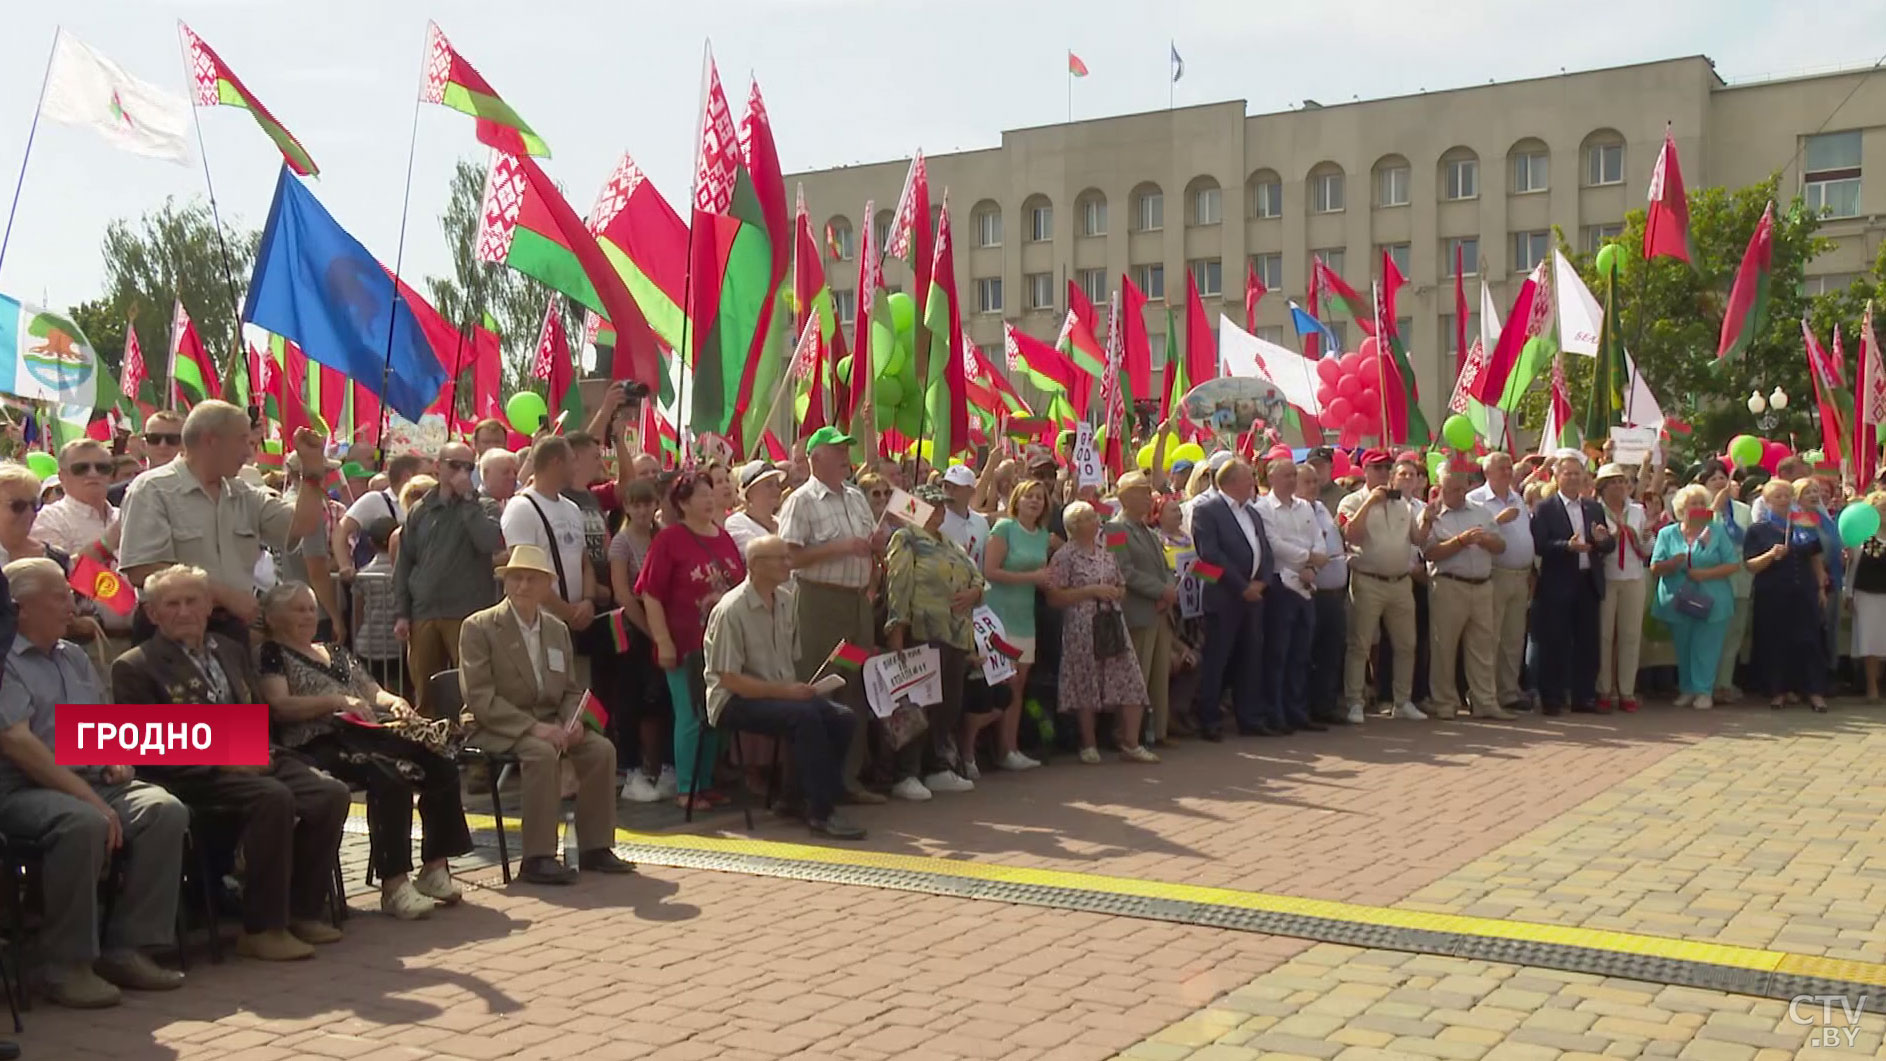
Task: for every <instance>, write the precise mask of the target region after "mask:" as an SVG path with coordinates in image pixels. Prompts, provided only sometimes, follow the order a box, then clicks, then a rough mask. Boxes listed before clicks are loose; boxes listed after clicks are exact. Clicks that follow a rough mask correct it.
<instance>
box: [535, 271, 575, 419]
mask: <svg viewBox="0 0 1886 1061" xmlns="http://www.w3.org/2000/svg"><path fill="white" fill-rule="evenodd" d="M530 374H531V378H532V379H540V380H543V381H544V382H545V383H546V384H547V387H546V393H545V396H544V401H545V404H546V405H547V406H549V409H550V417H551V420H552V421H553V422H554V423H556V424H557V425H558V430H559V431H561V430H565V429H569V430H574V428H575V426H579V425H581V423H582V420H583V396H582V393H581V391H579V390H578V389H577V384H576V365H575V363H574V362H573V361H572V360H571V359H570V344H569V341H568V339H566V338H565V336H564V334H563V314H561V313H559V312H557V300H556V299H555V298H554V297H553V298H551V299H550V302H549V304H548V305H546V306H545V307H544V324H543V328H542V330H541V331H539V332H538V334H537V356H536V357H535V358H534V359H533V360H532V361H531V368H530Z"/></svg>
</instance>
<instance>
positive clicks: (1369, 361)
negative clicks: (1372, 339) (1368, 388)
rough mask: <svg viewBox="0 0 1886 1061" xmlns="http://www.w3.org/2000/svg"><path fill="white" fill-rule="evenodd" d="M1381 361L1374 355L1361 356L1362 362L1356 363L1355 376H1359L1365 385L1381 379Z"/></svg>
mask: <svg viewBox="0 0 1886 1061" xmlns="http://www.w3.org/2000/svg"><path fill="white" fill-rule="evenodd" d="M1381 360H1382V359H1381V358H1380V357H1379V356H1377V355H1375V354H1364V355H1362V360H1361V361H1358V362H1357V363H1356V375H1358V376H1361V377H1362V379H1363V380H1364V381H1365V382H1367V383H1371V384H1372V383H1375V382H1376V381H1377V380H1380V379H1381V378H1382V364H1381Z"/></svg>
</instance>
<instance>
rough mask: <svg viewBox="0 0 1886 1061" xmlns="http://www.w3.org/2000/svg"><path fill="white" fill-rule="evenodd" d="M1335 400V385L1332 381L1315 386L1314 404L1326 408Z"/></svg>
mask: <svg viewBox="0 0 1886 1061" xmlns="http://www.w3.org/2000/svg"><path fill="white" fill-rule="evenodd" d="M1335 400H1336V385H1335V384H1334V383H1325V384H1323V385H1322V386H1320V387H1318V388H1316V404H1318V405H1321V406H1323V407H1325V408H1328V406H1329V403H1330V402H1332V401H1335Z"/></svg>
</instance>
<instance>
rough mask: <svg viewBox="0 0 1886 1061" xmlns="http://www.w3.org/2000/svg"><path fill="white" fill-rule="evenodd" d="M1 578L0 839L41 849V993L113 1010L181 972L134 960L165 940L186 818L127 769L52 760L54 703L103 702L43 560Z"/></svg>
mask: <svg viewBox="0 0 1886 1061" xmlns="http://www.w3.org/2000/svg"><path fill="white" fill-rule="evenodd" d="M5 573H6V578H7V581H8V582H9V583H10V584H11V586H12V589H13V598H14V600H15V601H17V602H18V604H19V634H18V636H17V637H16V638H15V639H14V641H13V648H12V650H11V651H10V652H8V653H7V656H6V674H5V677H4V679H0V727H3V728H0V832H4V833H6V835H7V836H9V837H13V838H15V839H19V840H26V841H35V842H38V843H40V844H43V845H44V846H45V848H46V854H45V859H44V873H45V923H44V925H43V926H42V927H41V928H40V932H39V943H40V947H41V950H42V952H43V953H42V957H43V959H44V963H45V971H44V974H43V975H44V981H45V986H46V990H47V993H48V995H49V996H50V997H51V998H52V1000H53V1001H54V1002H57V1003H59V1004H60V1005H62V1006H76V1007H80V1008H86V1009H89V1008H94V1007H99V1006H112V1005H116V1004H117V1003H118V999H119V995H118V988H119V987H127V988H132V989H135V990H140V991H168V990H170V989H171V988H174V987H177V986H178V985H180V984H182V983H183V974H181V973H175V972H171V971H170V970H168V969H162V968H159V967H158V966H157V965H155V964H154V963H153V962H152V961H151V960H150V959H149V958H146V957H145V956H144V955H143V953H141V952H140V950H139V948H141V947H157V946H162V945H164V944H167V943H169V942H171V933H172V931H173V929H174V927H175V925H176V919H177V881H178V871H179V868H180V863H181V862H182V859H183V833H184V830H185V829H186V828H187V827H188V826H189V824H190V814H189V812H188V811H186V810H184V807H183V804H181V803H179V802H177V798H176V797H175V796H172V795H171V794H170V793H168V792H165V791H164V790H163V789H161V788H158V787H157V786H156V785H150V784H146V783H144V782H142V781H134V780H132V770H131V767H129V766H107V767H102V768H101V767H75V768H67V767H64V766H60V765H58V764H57V763H55V762H54V761H53V751H52V749H53V732H54V727H53V714H54V709H55V708H56V706H57V705H58V704H61V703H67V704H96V703H102V702H103V699H104V698H103V697H102V696H101V695H100V691H99V688H98V679H97V678H96V677H94V676H93V673H92V665H91V663H90V662H89V661H87V660H86V658H85V653H84V652H83V651H82V650H81V649H80V648H79V647H78V646H77V645H75V644H73V643H72V642H70V641H66V640H63V639H62V638H61V637H60V635H61V634H63V633H65V629H66V624H67V623H69V622H71V620H72V589H71V587H70V586H68V585H66V576H65V572H64V571H62V570H60V568H59V565H58V564H56V563H54V562H53V561H51V560H48V559H46V558H45V557H35V558H32V559H26V560H15V561H13V562H12V563H10V564H8V565H6V572H5ZM114 859H121V860H122V864H123V868H124V881H123V888H122V890H121V891H120V893H119V894H118V896H117V897H116V898H115V899H114V901H113V903H112V910H111V921H110V922H109V923H108V924H106V925H105V926H104V946H103V953H102V954H101V953H100V946H99V902H98V881H99V879H100V878H102V877H104V876H105V871H106V869H107V867H108V866H109V865H110V864H111V862H112V861H113V860H114Z"/></svg>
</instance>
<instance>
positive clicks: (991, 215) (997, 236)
mask: <svg viewBox="0 0 1886 1061" xmlns="http://www.w3.org/2000/svg"><path fill="white" fill-rule="evenodd" d="M1001 245H1002V214H1001V212H1000V211H997V210H984V211H983V212H981V213H979V214H977V215H976V246H978V247H1000V246H1001Z"/></svg>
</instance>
